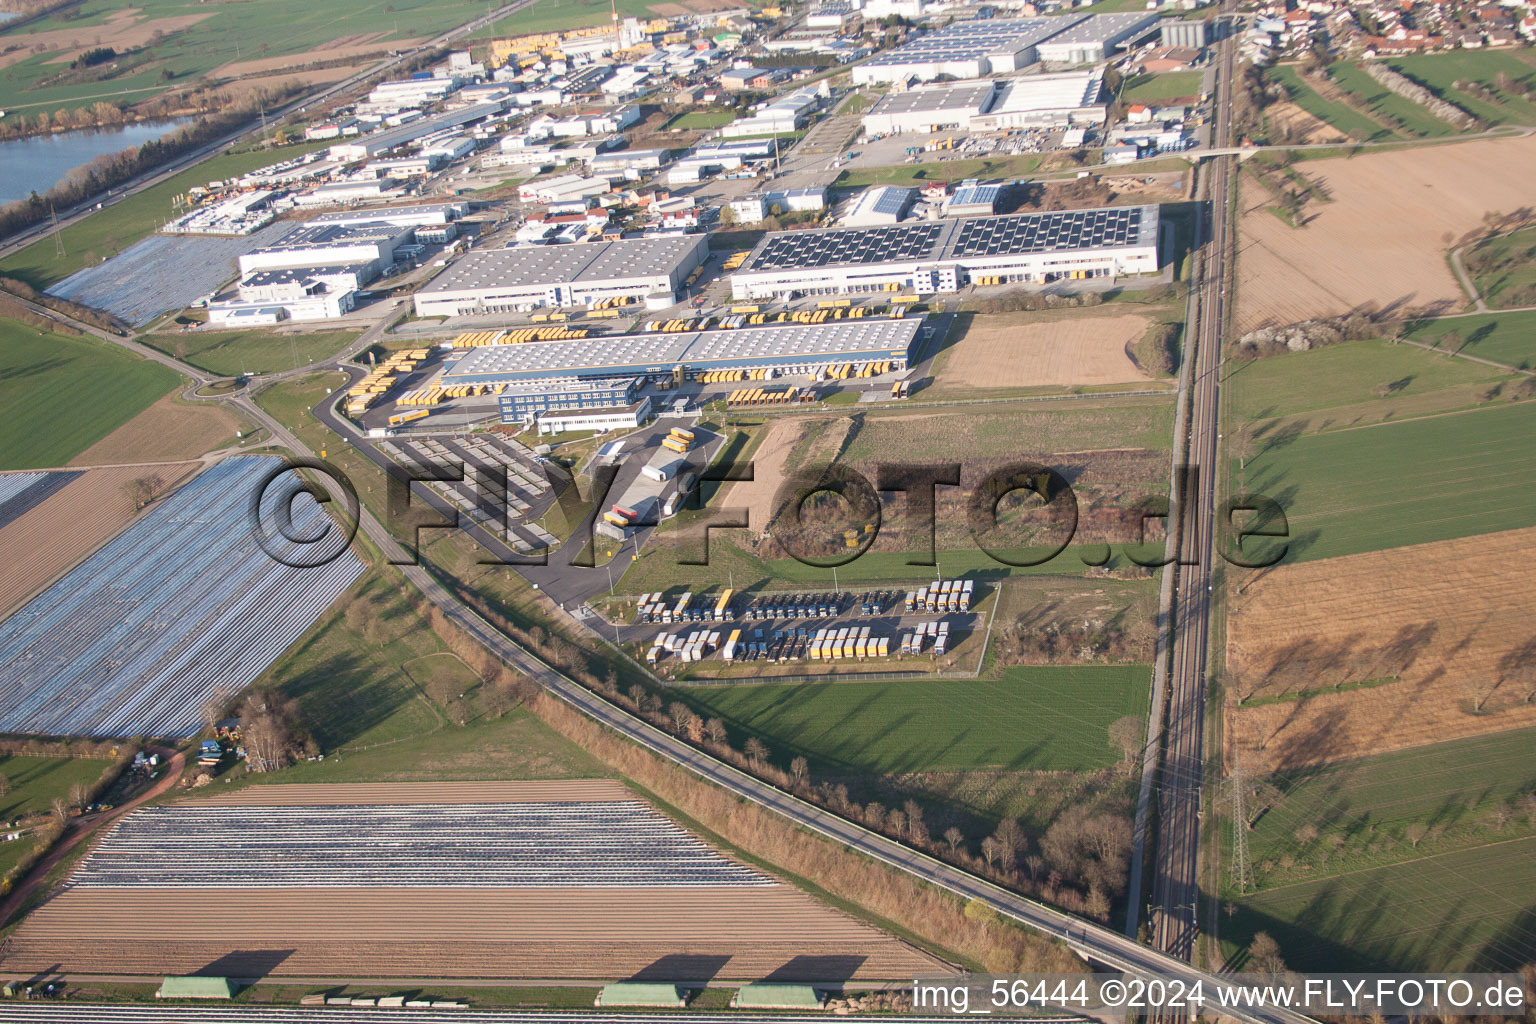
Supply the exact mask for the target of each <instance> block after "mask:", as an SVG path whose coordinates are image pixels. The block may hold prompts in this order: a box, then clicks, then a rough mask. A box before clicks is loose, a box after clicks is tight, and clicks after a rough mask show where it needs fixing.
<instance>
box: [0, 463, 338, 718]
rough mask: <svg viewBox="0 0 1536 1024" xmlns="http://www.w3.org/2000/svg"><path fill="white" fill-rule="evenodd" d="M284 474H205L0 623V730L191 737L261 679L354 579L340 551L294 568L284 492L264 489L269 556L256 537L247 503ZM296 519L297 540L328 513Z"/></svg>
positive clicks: (241, 466) (295, 553)
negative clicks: (220, 701)
mask: <svg viewBox="0 0 1536 1024" xmlns="http://www.w3.org/2000/svg"><path fill="white" fill-rule="evenodd" d="M280 465H281V464H280V463H279V462H278V461H277V460H275V459H258V458H244V457H242V458H231V459H226V460H225V461H223V462H221V463H219V464H217V465H215V466H213V467H211V468H209V469H208V470H206V471H204V472H203V473H202V474H201V475H200V476H198V477H197V478H196V479H195V480H194V481H193V482H192V483H190V484H188V485H186V486H184V487H182V488H181V489H180V490H178V491H177V492H176V493H175V494H174V495H172V496H171V497H170V498H169V499H167V500H165V501H162V502H159V503H157V504H156V505H155V506H154V507H153V508H152V509H151V510H150V512H149V514H148V515H146V516H145V517H144V518H143V519H141V520H140V521H139V522H138V523H136V524H135V525H134V527H133V528H131V529H129V530H127V531H126V532H124V533H123V534H121V535H120V536H118V537H117V538H116V539H114V540H113V541H112V542H111V543H109V544H107V545H105V546H104V547H102V548H100V549H99V550H97V551H96V552H95V553H94V554H93V555H92V556H91V557H90V558H88V559H86V560H85V562H83V563H82V564H81V565H80V566H78V567H77V568H75V569H74V570H73V571H72V572H70V573H69V574H68V575H66V576H64V577H63V578H61V579H60V580H59V581H58V582H56V583H55V584H53V585H52V586H51V587H49V589H47V590H45V591H43V592H42V593H41V594H39V595H38V596H37V597H35V598H33V599H32V600H31V601H30V602H28V604H27V605H26V606H25V607H24V608H23V609H22V610H21V611H20V612H18V613H17V614H15V615H13V616H12V617H11V618H9V619H7V620H6V621H5V622H3V623H0V705H3V707H4V713H3V714H0V729H3V730H4V731H6V732H13V733H40V734H43V735H94V736H124V737H126V736H190V735H192V734H194V733H196V732H197V731H198V730H199V729H200V728H201V723H202V717H203V711H202V706H203V704H204V702H206V701H207V700H208V699H209V698H210V697H214V696H216V695H219V694H224V695H228V694H232V693H235V692H238V691H239V690H241V689H243V688H244V687H245V686H246V685H247V684H249V683H250V682H251V681H252V680H253V679H254V678H255V677H256V676H257V675H258V674H260V672H261V671H262V670H263V669H264V668H266V666H267V665H269V664H270V663H271V662H272V661H273V660H274V659H275V658H276V657H277V656H278V655H279V654H280V653H281V652H282V650H283V649H284V648H285V647H287V646H288V644H289V643H291V642H292V641H293V640H295V639H297V638H298V636H299V635H301V634H302V633H303V632H304V631H305V630H306V629H307V628H308V627H309V625H310V624H311V623H312V622H313V621H314V620H315V619H316V618H317V617H318V616H319V615H320V614H321V613H322V612H323V611H324V610H325V608H326V607H327V606H328V605H329V604H330V603H331V601H333V600H334V599H335V598H336V597H337V596H338V595H339V594H340V593H341V592H342V591H344V590H345V589H346V588H347V587H348V586H349V585H350V584H351V583H352V582H353V581H354V580H356V579H357V577H358V576H359V575H361V573H362V572H363V564H362V563H361V562H360V561H359V560H358V559H357V558H356V557H355V556H354V555H353V554H352V553H351V552H350V551H345V550H343V551H341V552H340V553H339V554H338V555H337V556H336V557H334V558H333V559H332V560H331V561H329V562H326V563H324V564H319V565H311V566H309V567H305V568H296V567H295V566H297V565H304V562H303V561H299V559H300V558H303V559H305V560H307V559H309V558H310V557H311V556H313V555H314V554H315V553H316V552H315V551H313V550H303V549H298V550H296V549H295V548H294V546H293V545H292V544H291V543H289V542H287V541H286V539H284V538H282V537H281V535H279V534H277V533H276V529H275V526H274V523H275V519H273V518H272V516H273V515H274V513H273V509H274V508H275V507H276V506H277V504H278V503H279V502H280V501H281V499H282V496H283V488H282V487H280V486H279V487H271V488H265V489H263V490H261V491H260V492H259V493H260V494H261V498H262V501H263V503H264V504H263V509H264V510H265V511H264V513H263V517H262V518H261V519H260V520H259V521H260V522H262V523H265V524H266V528H267V531H268V533H267V539H266V544H267V546H268V549H270V551H271V552H272V554H269V553H268V550H266V549H263V547H262V546H260V545H258V544H257V543H256V542H255V541H254V540H253V537H252V526H253V524H252V522H251V520H250V518H249V516H248V514H247V506H248V504H249V502H250V501H251V496H252V494H253V493H258V492H257V491H256V489H257V487H258V485H260V484H261V483H262V482H263V479H264V474H266V473H267V472H268V470H269V469H270V468H273V467H280ZM292 516H293V520H292V522H293V527H292V528H293V529H297V530H299V531H301V532H299V533H298V534H297V535H298V536H305V533H304V532H303V531H306V530H312V529H314V527H315V525H316V519H317V518H319V517H323V516H324V513H323V512H322V511H320V510H319V509H318V507H317V506H315V505H314V504H313V503H311V504H308V505H298V506H297V507H294V508H293V509H292ZM283 559H286V561H284V560H283ZM290 563H291V564H290ZM44 655H46V656H47V657H48V661H47V666H48V668H47V671H39V670H38V669H37V668H36V665H37V662H36V659H37V658H39V657H42V656H44Z"/></svg>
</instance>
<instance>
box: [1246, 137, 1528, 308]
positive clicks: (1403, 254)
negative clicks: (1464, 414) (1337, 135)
mask: <svg viewBox="0 0 1536 1024" xmlns="http://www.w3.org/2000/svg"><path fill="white" fill-rule="evenodd" d="M1533 161H1536V136H1526V137H1521V138H1513V139H1474V140H1472V141H1468V142H1463V143H1456V144H1454V145H1440V146H1426V147H1419V148H1414V149H1401V150H1392V151H1389V152H1378V153H1362V154H1359V155H1356V156H1353V157H1335V158H1329V159H1322V160H1316V161H1309V162H1308V164H1307V174H1308V176H1309V177H1317V178H1319V179H1320V180H1321V181H1322V182H1323V184H1324V185H1325V186H1326V187H1327V188H1328V190H1329V191H1330V192H1331V194H1332V196H1333V200H1334V201H1333V202H1330V203H1324V204H1321V205H1319V206H1317V207H1316V208H1315V212H1313V214H1312V216H1311V217H1310V218H1309V219H1308V221H1307V225H1306V227H1305V228H1304V229H1301V230H1298V229H1295V228H1292V227H1290V226H1289V225H1287V224H1285V223H1282V222H1281V221H1280V220H1279V219H1278V218H1276V217H1274V216H1273V215H1272V214H1270V213H1269V212H1268V210H1266V209H1265V208H1264V206H1263V205H1262V204H1255V203H1253V202H1251V201H1246V195H1245V202H1244V205H1243V209H1242V216H1241V219H1240V221H1239V224H1238V231H1239V234H1240V236H1241V239H1242V241H1241V245H1240V252H1241V253H1242V255H1241V257H1240V259H1239V260H1238V268H1237V269H1238V287H1237V291H1238V296H1237V318H1236V328H1237V330H1238V332H1239V333H1245V332H1247V331H1251V330H1253V329H1255V328H1257V327H1261V326H1265V325H1273V324H1290V323H1295V322H1297V321H1299V320H1305V319H1308V318H1311V317H1327V316H1339V315H1343V314H1346V313H1349V312H1351V311H1354V310H1357V309H1377V310H1391V311H1394V312H1398V313H1406V312H1407V311H1409V310H1416V309H1434V310H1438V311H1442V312H1444V311H1453V310H1457V309H1460V308H1461V307H1462V306H1463V305H1464V304H1465V302H1466V296H1465V295H1464V294H1463V293H1462V290H1461V287H1460V285H1459V284H1458V283H1457V281H1456V278H1455V275H1454V274H1453V273H1452V272H1451V268H1450V265H1449V263H1448V261H1447V260H1446V257H1445V251H1446V249H1447V248H1448V247H1450V246H1452V245H1454V244H1456V242H1457V240H1458V239H1461V238H1464V237H1465V236H1466V235H1468V233H1470V232H1473V231H1476V230H1480V229H1481V228H1482V226H1483V216H1484V214H1486V213H1489V212H1500V213H1508V212H1510V211H1513V210H1517V209H1520V208H1522V207H1524V206H1528V205H1529V204H1530V189H1529V187H1528V184H1527V182H1526V180H1525V179H1526V176H1525V175H1524V174H1523V173H1522V171H1521V170H1520V168H1524V167H1526V166H1529V165H1530V164H1531V163H1532V162H1533Z"/></svg>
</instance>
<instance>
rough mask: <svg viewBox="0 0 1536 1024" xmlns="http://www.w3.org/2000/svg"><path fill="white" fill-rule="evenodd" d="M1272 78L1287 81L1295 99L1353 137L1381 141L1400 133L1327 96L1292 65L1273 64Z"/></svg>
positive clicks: (1397, 136)
mask: <svg viewBox="0 0 1536 1024" xmlns="http://www.w3.org/2000/svg"><path fill="white" fill-rule="evenodd" d="M1265 74H1266V75H1267V76H1268V78H1269V79H1270V80H1272V81H1276V82H1279V83H1281V84H1282V85H1284V86H1285V87H1286V89H1287V91H1289V92H1290V94H1291V101H1292V102H1294V103H1295V104H1296V105H1297V106H1298V107H1300V108H1301V109H1302V110H1305V111H1306V112H1307V113H1309V114H1311V115H1312V116H1313V117H1316V118H1320V119H1321V120H1324V121H1327V122H1328V123H1329V124H1331V125H1333V126H1334V127H1335V128H1337V129H1338V130H1339V131H1341V132H1343V133H1344V134H1345V135H1348V136H1349V137H1350V138H1352V139H1356V140H1359V141H1361V142H1378V141H1381V140H1383V139H1395V138H1399V137H1400V136H1399V135H1398V134H1397V133H1396V132H1394V131H1392V130H1391V129H1389V128H1385V127H1383V126H1382V125H1379V124H1377V123H1376V122H1375V121H1372V120H1371V119H1370V118H1368V117H1366V116H1365V115H1364V114H1361V113H1360V112H1359V111H1358V110H1354V109H1352V108H1350V107H1349V106H1347V105H1345V104H1343V103H1337V102H1335V101H1333V100H1328V99H1324V98H1323V97H1322V96H1321V95H1320V94H1319V93H1318V92H1317V90H1316V89H1314V88H1312V87H1311V86H1310V85H1308V84H1307V83H1306V82H1304V81H1303V80H1302V78H1301V76H1300V75H1299V74H1297V73H1296V69H1295V68H1293V67H1288V66H1283V65H1282V66H1277V67H1272V68H1270V69H1269V70H1268V71H1266V72H1265Z"/></svg>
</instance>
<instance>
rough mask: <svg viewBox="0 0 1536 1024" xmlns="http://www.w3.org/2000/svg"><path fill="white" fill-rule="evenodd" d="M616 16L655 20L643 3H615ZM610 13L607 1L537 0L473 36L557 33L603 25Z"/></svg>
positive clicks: (623, 0) (629, 0)
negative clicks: (617, 10)
mask: <svg viewBox="0 0 1536 1024" xmlns="http://www.w3.org/2000/svg"><path fill="white" fill-rule="evenodd" d="M617 2H618V6H619V17H621V18H622V17H624V16H625V15H634V16H635V17H637V18H641V19H648V18H652V17H655V12H654V11H652V10H651V9H650V4H649V3H647V0H617ZM610 14H611V6H610V3H609V2H608V0H538V2H537V3H534V4H530V5H529V6H527V7H524V8H523V9H522V10H520V11H517V12H516V13H514V14H509V15H507V16H506V17H505V18H502V19H501V20H500V21H498V22H496V23H494V24H492V25H490V26H488V27H487V28H484V29H482V30H480V31H479V32H476V33H475V36H476V38H481V39H495V38H498V37H501V36H516V35H525V34H527V33H531V32H559V31H562V30H564V29H568V28H584V27H585V26H587V25H602V24H606V23H607V21H608V18H609V16H610Z"/></svg>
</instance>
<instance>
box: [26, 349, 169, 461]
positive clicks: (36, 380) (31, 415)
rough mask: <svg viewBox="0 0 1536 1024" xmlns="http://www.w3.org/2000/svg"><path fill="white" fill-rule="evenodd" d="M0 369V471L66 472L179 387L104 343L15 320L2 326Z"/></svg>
mask: <svg viewBox="0 0 1536 1024" xmlns="http://www.w3.org/2000/svg"><path fill="white" fill-rule="evenodd" d="M0 365H3V366H4V367H5V368H6V369H5V373H4V375H0V408H3V409H5V417H4V419H3V420H0V453H3V454H0V469H36V468H42V467H45V466H62V465H64V464H65V463H67V462H69V461H70V460H71V459H73V458H74V457H75V456H77V455H79V454H80V453H81V452H83V451H85V450H86V449H87V448H89V447H90V446H91V445H93V444H95V443H96V442H98V441H100V440H101V439H102V438H104V437H106V436H107V435H108V434H110V433H112V431H114V430H116V429H117V428H119V427H121V426H122V425H123V424H125V423H127V422H128V421H129V420H130V419H132V418H133V417H134V416H136V415H138V414H139V413H140V412H141V411H143V410H144V409H145V408H147V407H148V406H149V405H150V404H151V403H153V402H154V401H155V400H156V399H158V398H159V397H160V396H162V395H164V394H165V393H166V392H168V391H170V390H171V389H172V388H174V387H175V386H176V385H177V383H178V382H179V381H180V380H181V378H180V377H179V376H178V375H177V374H176V373H175V371H173V370H169V369H167V368H165V367H163V366H161V365H159V364H158V363H152V362H149V361H148V360H146V359H140V358H139V357H138V356H135V355H131V354H130V353H128V352H126V351H124V350H122V349H119V348H117V347H116V346H114V345H111V344H109V343H107V342H104V341H98V340H97V339H95V338H91V337H88V336H83V335H82V336H78V337H66V336H65V335H62V334H53V333H47V334H44V333H41V332H39V331H38V330H37V329H36V328H34V327H30V326H28V325H26V324H22V323H18V322H17V321H14V320H0ZM61 410H69V414H68V415H67V416H61V415H60V411H61Z"/></svg>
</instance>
